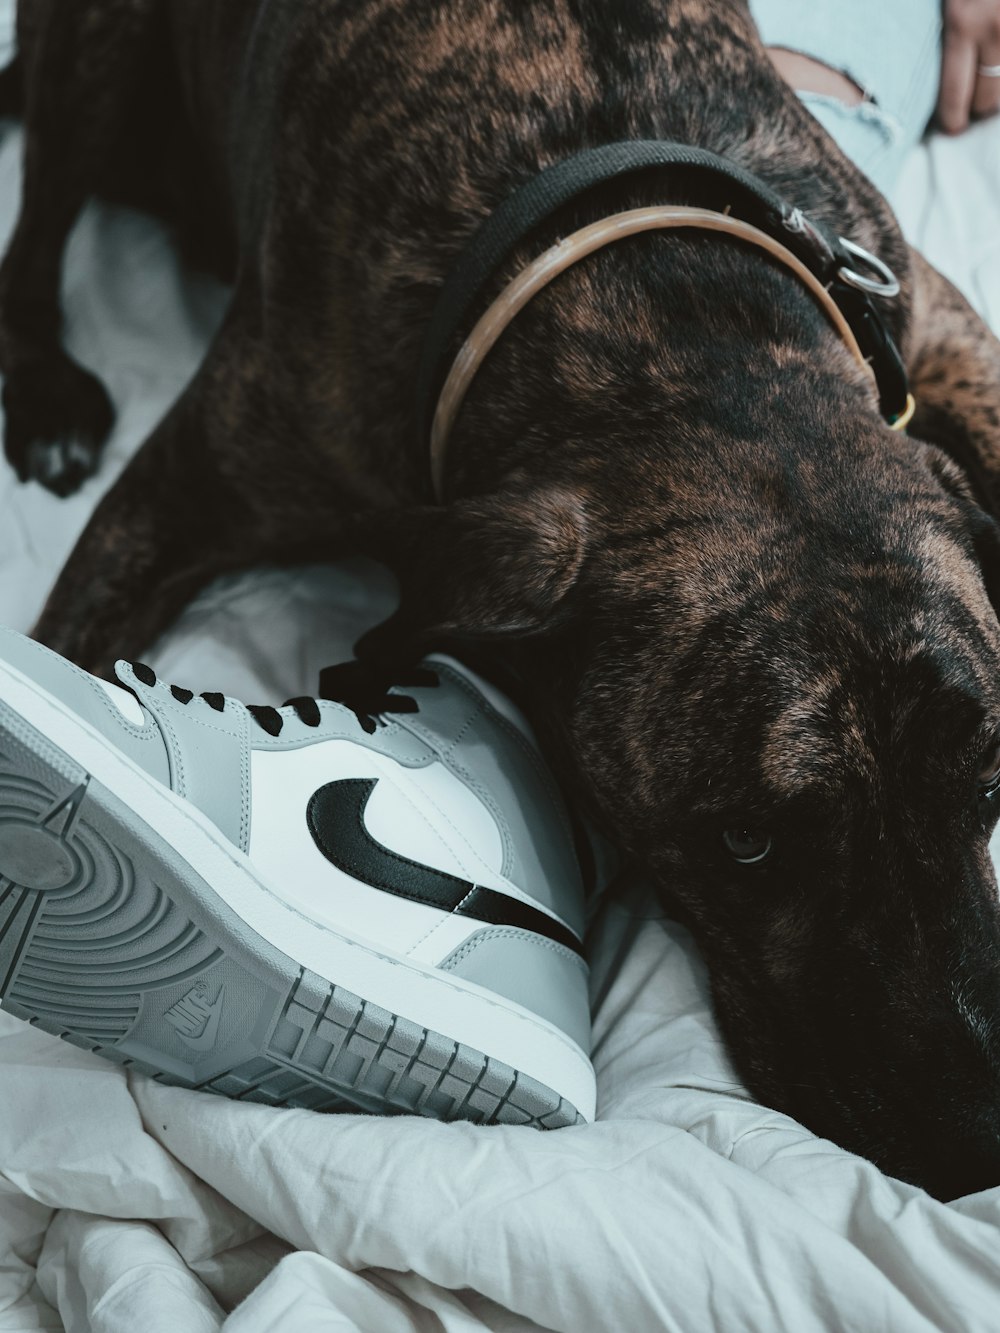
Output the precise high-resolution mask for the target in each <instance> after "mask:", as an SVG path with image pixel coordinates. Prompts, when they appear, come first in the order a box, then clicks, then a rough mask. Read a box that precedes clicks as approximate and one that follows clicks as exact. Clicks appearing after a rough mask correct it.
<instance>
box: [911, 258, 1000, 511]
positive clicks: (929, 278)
mask: <svg viewBox="0 0 1000 1333" xmlns="http://www.w3.org/2000/svg"><path fill="white" fill-rule="evenodd" d="M910 254H911V259H912V278H913V316H912V320H911V329H910V334H909V339H908V343H909V347H908V351H909V355H908V370H909V374H910V388H911V390H912V392H913V395H914V397H915V399H916V405H917V406H916V412H915V415H914V417H913V420H912V422H911V423H910V425H909V426H908V427H907V432H908V434H909V435H910V436H911V437H913V438H916V439H919V440H924V441H927V442H928V443H931V444H935V445H937V446H938V447H939V448H941V449H943V450H944V451H945V453H947V454H948V455H949V456H950V457H951V458H953V459H954V460H955V461H956V462H957V463H958V464H959V466H960V467H961V468H962V469H963V471H964V472H965V473H966V475H967V476H968V478H969V482H970V484H971V486H972V488H973V490H974V491H975V494H976V498H977V500H978V501H979V503H980V504H981V505H982V506H983V508H984V509H985V510H986V511H987V512H988V513H990V514H992V515H993V516H994V517H996V518H1000V340H998V339H997V338H996V337H995V336H994V335H993V334H992V333H991V332H990V330H989V329H988V328H987V327H986V325H985V324H984V323H983V321H982V320H981V319H980V317H979V316H978V315H977V314H976V313H975V311H974V310H973V309H972V307H971V306H970V305H969V303H968V302H967V301H966V300H965V298H964V297H963V296H962V295H960V293H959V292H958V291H957V290H956V289H955V288H954V287H953V286H952V285H951V283H950V282H948V281H947V279H946V278H944V277H942V275H941V274H940V273H938V272H937V270H936V269H934V268H932V267H931V265H930V264H928V263H927V261H926V260H925V259H924V258H923V257H922V256H921V255H920V254H919V253H918V252H917V251H916V250H911V252H910Z"/></svg>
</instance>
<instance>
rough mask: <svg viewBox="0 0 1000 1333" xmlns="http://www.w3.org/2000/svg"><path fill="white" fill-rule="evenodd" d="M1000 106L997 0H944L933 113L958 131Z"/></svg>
mask: <svg viewBox="0 0 1000 1333" xmlns="http://www.w3.org/2000/svg"><path fill="white" fill-rule="evenodd" d="M997 110H1000V0H944V53H943V56H942V61H941V88H940V91H939V93H938V104H937V115H938V120H939V122H940V124H941V126H942V128H943V129H945V130H947V131H948V133H949V134H958V133H959V132H960V131H961V130H964V129H966V128H968V124H969V120H970V118H971V117H980V116H989V115H992V114H993V112H995V111H997Z"/></svg>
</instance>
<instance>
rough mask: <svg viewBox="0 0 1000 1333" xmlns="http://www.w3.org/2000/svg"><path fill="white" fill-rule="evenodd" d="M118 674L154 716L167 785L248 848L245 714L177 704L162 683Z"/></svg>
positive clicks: (234, 708) (235, 708) (198, 702)
mask: <svg viewBox="0 0 1000 1333" xmlns="http://www.w3.org/2000/svg"><path fill="white" fill-rule="evenodd" d="M116 670H117V672H118V675H119V677H120V679H121V680H123V681H124V682H125V683H126V684H127V685H128V686H129V688H130V689H131V690H133V691H134V692H135V694H136V696H137V697H138V699H139V701H140V702H141V703H142V705H143V707H144V708H146V709H148V710H149V712H150V713H152V715H153V716H154V717H155V718H156V721H157V722H158V723H159V725H160V728H161V730H162V732H163V737H164V739H165V741H166V743H167V750H168V752H169V756H170V785H171V787H172V788H173V789H174V791H175V792H177V794H178V795H179V796H183V797H185V798H186V799H187V800H189V801H190V802H191V803H192V804H193V805H196V806H197V807H198V809H199V810H201V812H202V813H203V814H205V815H207V816H208V818H209V819H210V820H211V821H212V823H213V824H215V825H216V826H217V827H218V828H219V829H221V830H222V832H223V833H224V834H225V835H226V837H227V838H228V839H229V840H230V842H234V843H235V844H236V846H237V847H239V848H240V850H241V851H244V852H245V851H246V850H247V848H248V847H249V845H250V738H249V731H250V728H251V726H256V724H255V723H254V722H253V721H252V720H251V717H250V714H249V713H248V712H247V710H246V709H245V708H244V707H243V706H242V704H239V703H237V702H235V701H232V700H226V703H225V707H223V708H222V709H221V711H220V710H219V709H216V708H212V707H211V706H210V705H209V704H207V703H206V702H205V700H204V699H202V698H201V697H200V696H199V695H197V694H196V695H195V696H194V698H193V699H191V700H190V701H189V702H188V703H186V704H182V703H180V702H179V701H178V700H177V699H175V698H174V697H173V695H172V694H171V693H170V686H169V684H168V683H167V682H165V681H162V680H157V682H156V684H155V685H144V684H143V683H142V681H141V680H139V678H138V677H137V676H136V674H135V672H134V671H133V670H132V668H131V666H130V665H129V664H128V663H125V662H123V663H121V664H120V665H119V666H118V667H116Z"/></svg>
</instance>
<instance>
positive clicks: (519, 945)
mask: <svg viewBox="0 0 1000 1333" xmlns="http://www.w3.org/2000/svg"><path fill="white" fill-rule="evenodd" d="M438 966H439V967H440V968H441V969H442V971H445V972H452V973H454V975H455V976H457V977H461V978H462V979H463V980H464V981H471V982H474V983H475V984H476V985H477V986H484V987H485V988H486V989H487V990H491V991H496V993H497V994H498V995H504V996H506V997H507V999H508V1000H513V1001H514V1003H515V1004H520V1005H522V1006H523V1007H524V1008H525V1009H530V1010H531V1012H532V1013H535V1014H538V1015H539V1016H540V1017H541V1018H545V1019H547V1020H548V1021H549V1022H550V1023H552V1024H554V1026H555V1027H557V1028H559V1029H560V1030H561V1031H563V1032H565V1033H566V1035H567V1036H568V1037H570V1038H571V1039H572V1040H573V1041H575V1042H576V1044H577V1045H578V1046H579V1047H580V1049H581V1050H582V1051H583V1052H584V1053H585V1054H588V1055H589V1053H590V997H589V994H588V990H587V965H586V963H585V962H584V961H583V959H582V958H579V957H578V956H577V955H576V954H574V953H571V952H570V951H569V949H564V948H563V946H562V945H561V944H556V943H555V942H554V941H552V940H546V939H543V938H542V937H541V936H540V935H535V934H533V933H532V932H531V931H528V930H517V929H515V928H514V927H513V926H487V927H485V928H484V929H483V930H477V931H476V933H475V934H474V935H472V936H470V937H469V939H467V940H466V941H465V943H464V944H461V945H459V947H458V948H457V949H455V950H454V951H453V952H452V953H450V954H449V955H448V957H447V958H446V959H445V960H444V962H442V963H440V964H439V965H438Z"/></svg>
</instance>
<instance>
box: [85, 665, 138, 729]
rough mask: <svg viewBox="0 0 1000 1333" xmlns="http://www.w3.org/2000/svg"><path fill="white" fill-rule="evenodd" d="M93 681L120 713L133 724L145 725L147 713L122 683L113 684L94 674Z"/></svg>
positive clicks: (136, 725)
mask: <svg viewBox="0 0 1000 1333" xmlns="http://www.w3.org/2000/svg"><path fill="white" fill-rule="evenodd" d="M93 681H94V684H95V685H100V687H101V689H102V690H103V691H104V693H105V694H106V695H107V696H108V698H109V699H110V700H111V701H112V702H113V703H114V705H115V707H116V708H117V709H118V711H119V713H121V715H122V716H123V717H124V718H127V720H128V721H129V722H131V723H132V725H133V726H135V727H141V726H144V725H145V722H146V714H145V712H144V711H143V707H142V705H141V704H140V703H139V700H138V699H137V698H136V697H135V695H134V694H129V692H128V690H123V689H122V687H121V686H120V685H112V684H111V682H110V681H108V680H101V678H100V676H94V677H93Z"/></svg>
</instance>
